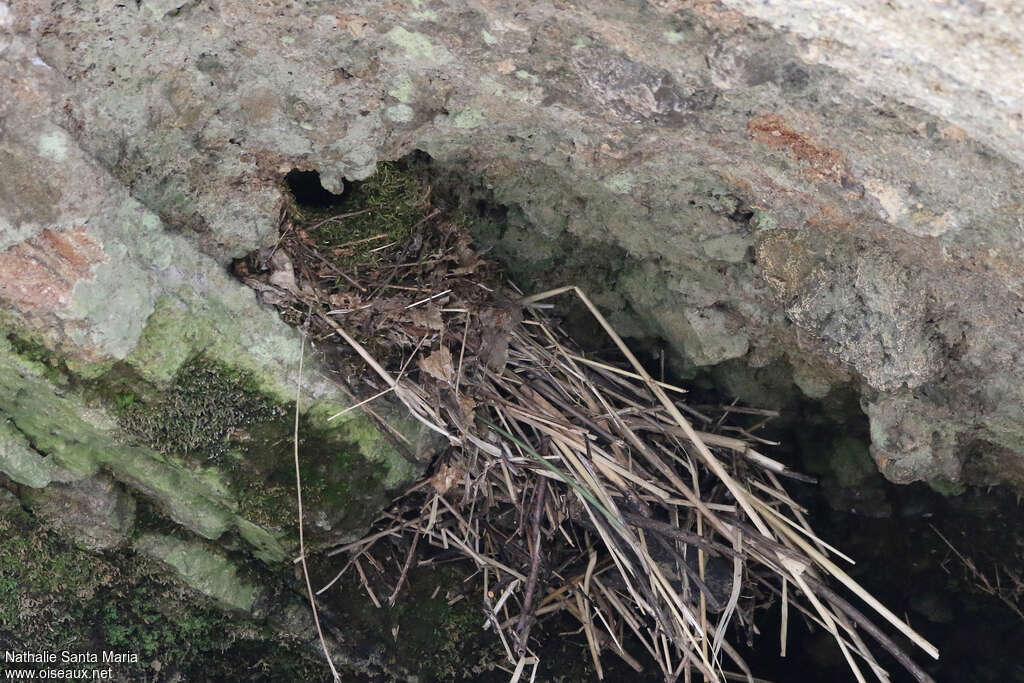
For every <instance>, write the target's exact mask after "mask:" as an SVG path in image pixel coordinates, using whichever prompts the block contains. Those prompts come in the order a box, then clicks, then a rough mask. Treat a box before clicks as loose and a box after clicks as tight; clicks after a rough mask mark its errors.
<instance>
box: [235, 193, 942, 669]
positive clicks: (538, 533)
mask: <svg viewBox="0 0 1024 683" xmlns="http://www.w3.org/2000/svg"><path fill="white" fill-rule="evenodd" d="M303 234H304V233H303V232H302V231H301V230H295V229H293V228H292V227H291V226H289V225H285V228H284V231H283V237H282V240H281V242H280V251H278V252H276V253H267V252H264V253H262V254H260V255H258V256H257V257H255V258H254V259H253V260H252V262H251V263H250V264H249V265H248V266H247V267H246V268H244V271H245V272H244V273H243V275H246V276H247V279H248V280H249V282H250V284H252V285H253V286H254V288H256V289H257V290H258V291H260V292H261V296H263V298H264V300H267V301H269V302H271V303H274V304H276V305H278V306H279V307H280V308H281V309H282V310H283V311H285V312H288V311H291V312H292V313H293V314H294V312H296V311H311V313H310V314H309V315H308V317H306V316H303V318H304V319H305V320H307V321H308V323H309V325H310V327H311V328H312V330H313V331H314V332H315V333H316V334H317V335H319V336H320V337H321V338H322V339H324V340H327V339H333V340H335V341H336V342H338V343H340V344H342V346H343V347H345V348H347V349H349V350H350V351H349V354H348V357H349V358H350V359H353V360H354V359H355V358H359V359H361V361H362V362H363V363H365V366H366V367H368V368H369V369H370V370H371V371H372V374H373V375H374V376H375V377H376V381H374V380H373V379H370V380H367V381H366V382H365V387H363V388H364V389H366V390H365V391H362V392H361V393H362V395H366V396H369V398H367V399H365V400H364V401H362V402H357V403H356V405H354V406H353V409H355V408H357V407H358V408H360V409H366V408H367V406H368V404H369V403H371V402H372V401H373V400H376V399H379V398H380V397H381V396H384V395H391V394H393V397H394V398H395V399H397V400H398V401H400V402H401V403H402V404H404V406H405V407H406V408H407V409H408V411H409V413H410V414H411V415H413V416H414V417H415V418H416V419H417V420H419V421H420V423H422V424H423V425H424V426H425V427H426V428H428V429H429V430H431V431H432V432H433V433H434V434H436V435H437V436H438V437H440V438H441V439H442V440H443V442H444V448H443V450H442V451H441V452H440V453H439V454H438V455H437V457H436V458H435V460H434V462H433V463H432V464H431V467H430V470H429V477H428V478H427V479H425V480H424V481H421V482H418V483H417V484H416V485H414V486H413V487H412V488H411V489H410V490H409V492H408V493H407V494H406V495H404V496H402V497H400V498H399V499H398V500H397V501H396V502H395V503H394V504H393V505H392V506H391V507H390V508H389V509H388V510H386V511H385V512H384V513H383V514H382V515H381V517H380V518H379V519H378V520H377V522H376V523H375V524H374V527H373V529H372V530H371V532H370V533H369V534H368V535H367V536H366V537H365V538H364V539H362V540H360V541H357V542H355V543H349V544H347V545H345V546H342V547H339V548H336V549H334V550H333V551H331V552H330V553H329V554H330V555H337V556H342V557H345V558H347V559H346V560H345V561H344V562H343V563H342V564H341V567H340V570H339V574H338V576H339V577H340V576H341V575H342V574H344V573H345V572H347V571H349V570H350V569H351V568H352V567H354V568H355V570H356V572H357V573H358V574H359V575H360V577H361V579H362V582H363V584H364V585H365V586H366V587H367V591H368V593H369V594H370V597H371V599H372V600H373V601H374V603H375V604H380V603H381V602H383V601H381V600H379V598H378V596H376V595H375V594H373V592H372V591H370V589H369V586H368V585H367V583H366V580H365V574H364V572H363V569H362V565H361V562H360V560H361V559H367V558H372V556H371V555H370V554H369V553H370V551H371V550H373V548H374V547H375V546H376V545H377V544H378V543H380V542H382V541H384V540H385V539H389V540H391V541H394V540H396V539H399V540H402V541H403V542H404V544H405V545H404V546H403V547H405V548H406V549H407V550H406V551H405V554H404V558H403V559H402V560H401V563H400V571H399V572H398V574H399V579H398V581H397V584H396V585H395V586H394V590H393V591H392V592H391V594H390V596H389V597H388V598H387V602H393V601H394V600H395V599H396V597H397V595H398V593H399V591H400V589H401V586H402V584H403V583H404V582H405V580H406V577H407V574H408V572H409V569H410V567H412V566H422V565H424V564H430V563H432V562H434V561H437V560H436V559H434V558H432V557H431V553H429V552H424V550H425V549H426V548H433V549H435V550H436V551H437V552H440V553H442V554H444V556H446V557H448V556H451V555H452V554H455V555H457V556H459V557H461V558H463V559H464V560H466V561H468V562H470V563H472V564H473V565H474V566H475V567H476V568H477V570H478V571H479V573H480V574H481V576H480V579H481V581H480V583H481V585H482V586H483V595H482V599H481V603H482V605H483V610H484V613H485V619H483V620H482V626H483V628H484V629H487V630H492V631H494V632H495V634H496V635H497V637H498V639H499V640H500V641H501V643H502V646H503V649H504V651H505V652H506V656H507V658H508V666H509V670H510V672H511V678H512V680H516V681H518V680H524V679H525V677H526V676H527V675H528V674H529V676H530V680H533V676H535V675H536V671H537V665H538V658H539V651H540V648H539V647H538V642H537V638H538V637H539V636H538V634H543V633H544V630H543V629H542V628H537V625H538V623H540V622H545V621H547V620H549V619H551V618H553V617H554V616H555V615H556V614H559V613H560V614H563V615H569V616H570V617H571V618H572V619H575V620H577V621H578V622H579V623H580V628H581V631H582V633H583V634H584V636H585V638H586V641H587V650H588V653H589V654H588V656H589V657H590V658H591V659H592V661H593V666H594V668H595V670H596V671H597V672H598V677H599V678H600V677H602V671H603V669H602V661H603V659H604V658H605V657H609V656H611V657H618V658H620V659H622V660H623V661H624V662H626V664H627V665H629V666H630V667H632V668H634V669H635V670H637V671H641V670H643V669H644V668H646V667H656V668H657V669H660V671H661V673H662V675H663V676H664V678H665V680H677V679H679V678H680V677H681V676H682V677H683V678H684V679H685V680H687V681H689V680H691V677H692V676H693V675H694V674H699V675H701V676H703V678H704V679H705V680H707V681H723V680H741V681H754V680H756V679H754V678H753V675H752V673H751V672H750V670H749V667H748V666H747V664H746V663H745V662H744V661H743V660H742V658H741V657H740V655H739V654H738V652H737V650H736V648H735V647H734V646H733V644H732V643H731V642H730V639H731V638H732V637H733V636H734V634H735V633H737V632H742V631H743V630H746V631H747V632H748V633H750V632H755V631H756V627H755V626H754V617H755V612H757V611H758V609H759V608H762V607H764V606H765V605H767V604H768V603H770V602H771V601H772V600H775V599H777V598H779V597H781V600H782V603H783V612H782V613H783V619H782V624H781V629H780V640H781V649H782V652H783V654H784V653H785V646H786V632H787V629H788V620H789V617H790V614H791V613H792V612H793V611H794V610H795V611H797V612H800V613H801V614H803V615H804V616H805V617H806V618H807V619H809V620H810V621H812V622H814V623H816V624H817V625H818V626H820V627H821V628H823V629H825V630H826V631H827V632H829V633H830V634H832V636H833V637H834V638H835V640H836V643H837V645H838V647H839V648H840V649H841V651H842V653H843V655H844V656H845V657H846V660H847V662H848V664H849V667H850V670H851V672H852V674H853V675H854V677H855V678H856V679H857V680H859V681H863V680H865V673H864V672H865V671H866V672H867V673H868V675H871V676H873V677H874V678H876V679H877V680H880V681H886V680H888V677H887V674H886V673H885V669H884V667H883V666H881V665H880V664H879V663H878V661H877V660H876V659H875V656H874V654H873V653H872V651H871V650H870V649H869V648H868V647H867V645H866V644H865V643H864V641H863V640H862V639H861V633H862V632H863V633H867V634H868V635H870V636H871V637H872V639H873V640H874V641H875V642H876V643H877V644H878V645H880V646H881V648H882V649H883V650H886V651H888V652H889V653H890V654H891V655H893V656H894V657H895V659H896V660H897V661H898V662H900V663H901V664H902V665H903V666H904V667H906V668H907V670H908V671H910V672H911V673H912V674H913V676H914V677H915V678H916V679H917V680H919V681H930V680H931V679H930V678H929V677H928V675H927V674H926V673H925V672H924V671H922V670H921V669H920V668H919V667H918V666H917V665H916V664H914V662H913V661H912V660H911V658H910V657H909V656H908V655H907V654H906V653H905V652H904V651H903V650H902V649H901V648H900V647H899V646H898V645H897V644H896V643H895V642H894V641H893V640H892V639H891V638H889V636H887V635H885V633H884V632H883V631H882V629H881V628H879V627H878V626H876V625H875V624H874V623H873V621H872V620H871V619H869V618H868V617H867V616H866V615H865V614H863V613H862V612H861V611H860V610H859V609H857V608H855V607H854V606H853V605H851V604H850V603H849V602H848V601H847V600H846V599H844V598H842V597H840V595H839V594H838V593H837V592H836V590H835V589H833V588H832V587H830V586H833V585H839V586H841V587H843V588H845V589H846V590H847V591H849V593H851V594H852V595H853V596H855V597H856V598H858V599H859V600H860V601H862V602H863V603H864V604H866V605H867V606H868V607H869V608H870V610H871V611H873V612H874V613H875V615H876V616H877V617H881V619H882V620H884V621H887V622H888V623H889V625H890V626H891V627H892V628H893V629H894V630H895V631H896V632H898V633H900V634H902V635H903V636H905V637H906V638H907V639H909V640H910V642H912V643H913V644H915V645H916V646H918V647H919V648H921V649H922V650H924V651H925V652H926V653H928V654H929V655H930V656H932V657H937V656H938V652H937V650H936V649H935V648H934V647H933V646H932V645H931V644H930V643H928V642H927V641H925V640H924V638H922V637H921V636H920V635H919V634H917V633H916V632H915V631H914V630H913V629H911V628H910V627H909V626H908V625H907V624H906V623H904V622H903V621H902V620H900V619H899V618H898V617H897V616H896V615H894V614H893V613H892V612H891V611H889V610H888V609H886V608H885V607H884V606H883V605H882V604H881V603H879V602H878V601H877V600H876V599H874V598H873V597H872V596H871V595H870V594H869V593H868V592H867V591H865V590H864V589H863V588H862V587H861V586H859V585H858V584H857V583H856V582H855V581H854V580H853V579H852V578H851V577H850V576H849V575H848V574H846V573H845V572H844V571H843V570H842V569H841V568H840V567H839V566H838V564H836V563H835V562H833V560H832V559H830V558H831V556H835V557H838V558H840V559H841V560H842V561H851V560H850V559H849V558H847V557H846V556H845V555H842V553H840V552H839V551H838V550H836V549H835V548H833V547H832V546H830V545H828V544H827V543H825V542H824V541H822V540H821V539H819V538H818V537H817V536H816V535H815V534H814V532H813V531H812V530H811V528H810V527H809V526H808V524H807V521H806V519H805V517H804V514H803V513H804V512H806V511H805V510H803V509H802V508H801V507H800V506H799V505H797V504H796V503H795V502H794V501H793V499H792V498H791V497H790V496H789V494H788V493H787V492H786V491H785V489H784V488H783V486H782V485H781V483H780V477H790V478H795V479H801V480H808V479H809V478H808V477H805V476H804V475H801V474H800V473H798V472H793V471H792V470H790V469H789V468H788V467H786V466H785V465H784V464H782V463H781V462H778V461H776V460H774V459H772V458H770V457H768V456H766V455H764V454H763V453H761V452H759V451H758V450H755V449H754V448H753V447H752V445H751V443H752V442H755V441H756V442H757V443H758V445H759V447H760V446H761V445H764V444H769V443H771V442H767V441H765V440H764V439H759V438H757V437H755V436H754V435H753V434H751V433H750V432H749V431H744V430H742V429H740V428H738V427H732V426H731V425H729V424H727V419H728V415H729V414H730V413H733V412H738V411H741V410H743V409H742V408H739V407H729V408H728V409H727V410H726V411H725V412H724V413H723V415H722V419H720V420H717V422H716V423H715V424H717V425H718V427H719V428H718V429H717V430H715V431H714V432H704V431H698V430H695V429H694V428H693V426H692V425H691V423H690V422H689V420H688V419H687V417H686V416H685V415H684V413H685V414H687V415H697V416H702V417H703V415H702V413H699V412H697V411H696V410H694V409H693V408H690V407H688V406H686V405H685V404H684V403H682V399H683V397H684V396H685V390H684V389H683V388H681V387H678V386H674V385H672V384H668V383H665V382H664V381H661V380H655V379H654V378H652V377H651V376H650V374H649V373H648V371H647V370H646V369H645V367H644V366H643V364H642V363H640V362H639V361H638V359H637V358H636V356H635V355H634V354H633V353H632V351H631V350H630V349H629V347H628V346H627V345H626V343H625V342H624V341H623V340H622V338H621V337H620V336H619V335H618V333H617V332H616V331H615V330H614V328H613V327H612V326H611V325H610V324H609V323H608V321H607V320H606V319H605V318H604V317H603V316H602V315H601V313H600V312H599V311H598V310H597V308H596V307H595V306H594V305H593V303H592V302H591V301H590V300H589V298H588V297H587V296H586V295H585V294H584V293H583V292H582V291H581V290H579V289H577V288H575V287H564V288H560V289H557V290H552V291H549V292H544V293H541V294H537V295H533V296H530V297H522V296H520V295H519V294H518V293H517V292H515V291H514V289H513V288H512V287H511V286H510V285H504V284H502V283H501V280H500V273H499V272H498V271H497V269H496V268H495V267H494V265H493V264H490V263H488V262H486V261H484V260H483V259H482V258H481V257H480V256H479V254H477V253H476V252H474V251H473V250H472V248H471V247H470V245H469V241H468V238H467V237H466V236H465V235H464V234H462V233H461V232H460V231H459V230H458V229H457V228H456V227H455V226H454V224H452V223H451V222H450V221H446V220H445V218H444V216H443V215H438V213H437V212H434V213H432V214H430V216H429V220H426V221H424V222H423V223H422V224H421V225H419V226H417V230H416V231H414V234H413V236H412V237H411V238H410V241H409V243H408V244H403V245H394V246H392V245H386V246H387V247H388V248H390V249H391V250H392V252H393V253H392V254H391V257H390V260H389V261H384V262H383V263H382V264H381V265H379V266H378V267H376V268H374V269H371V270H370V272H364V273H363V274H362V275H361V279H360V282H358V283H355V284H353V283H352V282H351V277H349V278H345V277H339V275H338V273H336V272H335V270H336V268H335V267H334V266H330V265H326V266H325V265H323V264H322V259H321V260H318V259H317V258H314V257H313V256H312V252H314V251H315V245H313V244H312V243H310V242H309V241H308V240H304V239H303ZM282 254H283V256H282ZM376 257H378V258H381V257H382V256H381V254H380V253H379V252H378V253H377V254H376ZM281 273H285V275H284V276H282V275H281ZM289 273H290V274H292V276H291V277H290V278H289V277H288V274H289ZM562 295H571V296H575V297H577V298H578V300H579V301H580V302H581V303H582V304H583V306H584V307H585V308H586V309H588V310H589V311H590V313H591V314H592V315H593V316H594V318H595V320H596V321H597V323H598V324H599V325H600V326H601V328H602V329H603V330H604V331H605V333H606V334H607V335H608V338H609V339H610V340H611V341H612V342H613V344H614V345H615V347H616V348H617V349H618V351H619V353H620V355H621V357H620V358H619V359H608V358H602V359H597V358H592V357H589V356H588V355H587V354H586V353H585V352H584V351H583V350H581V349H580V348H578V346H577V345H576V344H575V343H574V341H573V339H572V336H571V334H568V333H567V332H566V331H565V330H563V329H562V328H561V327H560V326H559V324H558V323H557V322H556V321H555V320H554V319H553V318H551V317H550V316H549V315H548V314H547V312H548V311H549V310H550V309H551V306H550V304H548V303H543V302H547V301H549V300H551V299H554V298H555V297H558V296H562ZM324 343H327V342H322V343H321V346H323V345H324ZM335 355H337V354H335ZM389 368H396V369H389ZM349 374H351V375H353V376H357V375H358V374H359V373H358V371H357V370H356V369H354V366H350V368H349ZM356 383H358V382H356ZM381 383H383V386H382V384H381ZM352 384H353V383H352V382H350V383H349V386H350V389H351V387H352ZM357 393H359V392H357ZM748 412H753V413H755V414H758V415H762V416H764V418H765V419H770V418H771V416H772V414H773V413H772V412H771V411H761V410H753V411H750V410H749V409H748ZM729 427H732V429H731V430H730V431H731V433H732V434H739V435H740V436H742V437H744V438H737V437H735V436H727V435H725V434H722V433H721V431H726V430H727V428H729ZM421 556H423V559H421ZM333 583H334V582H333V581H332V582H331V583H329V584H327V585H326V586H324V587H323V588H321V590H320V592H323V591H324V590H327V589H329V588H330V586H331V585H332V584H333ZM630 650H632V651H630Z"/></svg>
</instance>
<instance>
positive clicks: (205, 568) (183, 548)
mask: <svg viewBox="0 0 1024 683" xmlns="http://www.w3.org/2000/svg"><path fill="white" fill-rule="evenodd" d="M135 549H136V550H138V551H139V552H141V553H144V554H145V555H148V556H150V557H152V558H154V559H157V560H160V561H161V562H163V563H165V564H167V565H168V566H170V567H171V568H172V569H173V570H174V571H175V572H177V573H178V575H179V576H180V577H181V579H182V580H183V581H184V582H185V583H187V584H188V585H189V586H191V587H192V588H194V589H195V590H197V591H199V592H200V593H202V594H204V595H208V596H209V597H211V598H213V599H215V600H218V601H220V602H221V603H223V604H224V605H226V606H228V607H232V608H234V609H237V610H242V611H244V612H250V611H252V609H253V607H254V606H255V605H256V600H257V598H258V596H259V591H258V589H257V588H256V586H253V585H252V584H250V583H249V582H247V581H245V580H244V579H242V578H241V577H239V576H238V569H237V567H235V565H234V564H233V563H232V562H231V561H230V560H229V559H228V558H227V557H225V556H223V555H222V554H221V553H219V552H216V551H213V550H210V549H209V548H207V547H206V546H204V545H203V544H202V543H199V542H197V541H183V540H181V539H178V538H174V537H171V536H162V535H159V534H143V535H142V536H141V537H139V539H138V540H137V541H135Z"/></svg>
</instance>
